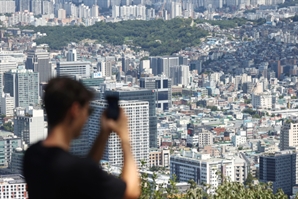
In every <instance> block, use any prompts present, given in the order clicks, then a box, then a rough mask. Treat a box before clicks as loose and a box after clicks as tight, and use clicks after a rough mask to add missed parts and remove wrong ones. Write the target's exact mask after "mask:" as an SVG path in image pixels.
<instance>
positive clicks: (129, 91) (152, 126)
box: [104, 87, 157, 148]
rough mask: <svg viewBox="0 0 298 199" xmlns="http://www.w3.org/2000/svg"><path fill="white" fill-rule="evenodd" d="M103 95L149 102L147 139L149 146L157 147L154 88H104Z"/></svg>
mask: <svg viewBox="0 0 298 199" xmlns="http://www.w3.org/2000/svg"><path fill="white" fill-rule="evenodd" d="M104 94H105V95H114V96H117V97H119V99H120V100H125V101H132V100H139V101H147V102H149V139H150V143H149V144H150V148H151V147H154V148H156V147H157V117H156V112H155V108H156V105H155V93H154V90H148V89H136V88H132V87H129V88H116V89H114V90H106V91H105V93H104Z"/></svg>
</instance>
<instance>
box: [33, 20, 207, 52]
mask: <svg viewBox="0 0 298 199" xmlns="http://www.w3.org/2000/svg"><path fill="white" fill-rule="evenodd" d="M191 22H192V19H180V18H176V19H173V20H168V21H164V20H152V21H139V20H133V21H121V22H117V23H105V22H98V23H96V24H95V25H93V26H88V27H85V26H63V27H60V26H52V27H49V26H39V27H35V28H34V30H35V31H36V32H42V33H46V34H47V36H46V37H42V38H39V39H37V40H36V43H37V44H42V43H47V44H48V45H49V46H50V48H51V49H56V50H57V49H61V48H63V47H64V46H66V45H67V44H68V43H70V42H80V41H82V40H84V39H92V40H97V41H98V42H107V43H110V44H113V45H122V44H125V43H126V42H130V43H131V42H132V44H133V46H140V47H141V48H142V49H143V50H147V51H149V52H150V54H151V55H152V56H154V55H169V54H173V53H175V52H178V51H179V50H181V49H184V48H186V47H189V46H195V45H198V44H199V43H200V38H202V37H205V36H207V35H208V32H207V31H205V30H202V29H199V28H197V27H195V26H191Z"/></svg>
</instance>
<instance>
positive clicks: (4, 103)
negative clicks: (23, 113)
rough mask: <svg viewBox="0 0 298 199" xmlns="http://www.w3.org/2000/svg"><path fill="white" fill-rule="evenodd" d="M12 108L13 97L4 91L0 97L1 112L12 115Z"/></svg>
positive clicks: (13, 103) (13, 105) (13, 104)
mask: <svg viewBox="0 0 298 199" xmlns="http://www.w3.org/2000/svg"><path fill="white" fill-rule="evenodd" d="M14 108H15V99H14V97H11V96H10V94H9V93H4V94H3V95H2V97H1V114H2V115H6V117H12V116H13V109H14Z"/></svg>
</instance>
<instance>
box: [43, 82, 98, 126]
mask: <svg viewBox="0 0 298 199" xmlns="http://www.w3.org/2000/svg"><path fill="white" fill-rule="evenodd" d="M93 97H94V93H93V92H91V91H90V90H88V89H87V88H86V87H85V86H84V85H83V84H82V83H81V82H78V81H76V80H73V79H72V78H70V77H65V76H63V77H56V78H52V79H51V80H50V81H49V82H48V84H47V85H46V87H45V92H44V96H43V103H44V106H45V110H46V113H47V120H48V126H49V128H53V127H54V126H56V125H58V124H59V123H61V122H62V121H63V120H64V118H65V116H66V113H67V111H68V110H69V109H70V107H71V106H72V104H73V103H74V102H78V103H79V104H80V105H81V106H84V105H86V104H87V103H88V102H90V101H91V100H92V99H93Z"/></svg>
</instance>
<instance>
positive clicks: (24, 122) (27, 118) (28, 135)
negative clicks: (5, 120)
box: [13, 107, 47, 145]
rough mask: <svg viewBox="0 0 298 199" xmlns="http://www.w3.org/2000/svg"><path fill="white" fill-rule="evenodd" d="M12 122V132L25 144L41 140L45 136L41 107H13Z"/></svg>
mask: <svg viewBox="0 0 298 199" xmlns="http://www.w3.org/2000/svg"><path fill="white" fill-rule="evenodd" d="M13 122H14V134H15V135H16V136H18V137H20V138H22V140H23V141H24V142H25V143H26V144H27V145H31V144H34V143H35V142H37V141H40V140H43V139H45V138H46V136H47V131H46V129H45V127H44V112H43V109H37V108H33V107H27V108H21V107H18V108H16V109H15V115H14V119H13Z"/></svg>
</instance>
